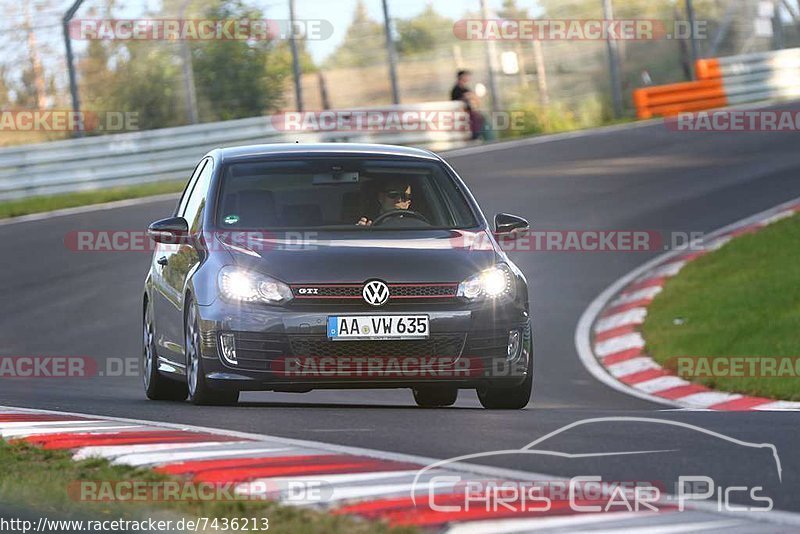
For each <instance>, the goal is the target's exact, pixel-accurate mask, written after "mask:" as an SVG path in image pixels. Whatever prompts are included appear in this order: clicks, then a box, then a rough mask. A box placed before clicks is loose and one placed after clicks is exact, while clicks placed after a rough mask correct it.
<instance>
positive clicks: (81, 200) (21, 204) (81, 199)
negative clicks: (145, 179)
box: [0, 181, 185, 219]
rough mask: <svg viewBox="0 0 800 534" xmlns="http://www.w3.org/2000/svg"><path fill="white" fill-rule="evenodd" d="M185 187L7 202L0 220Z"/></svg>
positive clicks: (2, 204) (153, 186) (162, 185)
mask: <svg viewBox="0 0 800 534" xmlns="http://www.w3.org/2000/svg"><path fill="white" fill-rule="evenodd" d="M184 185H185V183H184V182H182V181H169V182H157V183H152V184H143V185H133V186H128V187H115V188H111V189H98V190H96V191H81V192H79V193H65V194H63V195H52V196H42V197H31V198H23V199H19V200H9V201H5V202H0V219H7V218H9V217H19V216H20V215H29V214H31V213H41V212H45V211H53V210H58V209H63V208H74V207H77V206H87V205H90V204H100V203H103V202H112V201H114V200H126V199H129V198H140V197H149V196H152V195H161V194H164V193H178V192H180V191H182V190H183V187H184Z"/></svg>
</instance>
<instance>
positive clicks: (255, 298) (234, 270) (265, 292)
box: [219, 265, 292, 304]
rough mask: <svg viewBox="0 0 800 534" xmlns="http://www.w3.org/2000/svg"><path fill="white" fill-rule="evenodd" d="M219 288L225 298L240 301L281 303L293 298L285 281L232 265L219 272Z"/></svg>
mask: <svg viewBox="0 0 800 534" xmlns="http://www.w3.org/2000/svg"><path fill="white" fill-rule="evenodd" d="M219 290H220V291H221V292H222V296H224V297H225V298H227V299H229V300H235V301H239V302H262V303H264V304H281V303H284V302H286V301H289V300H291V298H292V290H291V289H289V286H287V285H286V284H284V283H283V282H280V281H278V280H275V279H274V278H271V277H269V276H267V275H264V274H260V273H257V272H254V271H245V270H243V269H239V268H238V267H233V266H231V265H229V266H227V267H223V268H222V270H220V272H219Z"/></svg>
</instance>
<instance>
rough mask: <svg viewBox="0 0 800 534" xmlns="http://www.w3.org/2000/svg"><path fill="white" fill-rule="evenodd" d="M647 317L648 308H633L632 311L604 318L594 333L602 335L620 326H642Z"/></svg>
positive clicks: (598, 323) (596, 326)
mask: <svg viewBox="0 0 800 534" xmlns="http://www.w3.org/2000/svg"><path fill="white" fill-rule="evenodd" d="M645 317H647V308H633V309H632V310H627V311H624V312H620V313H615V314H614V315H609V316H608V317H603V318H602V319H600V320H599V321H597V324H596V325H595V327H594V331H595V333H597V334H602V333H603V332H605V331H607V330H613V329H614V328H619V327H620V326H629V325H640V324H642V323H643V322H644V318H645Z"/></svg>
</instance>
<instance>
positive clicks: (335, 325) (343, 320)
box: [328, 315, 430, 341]
mask: <svg viewBox="0 0 800 534" xmlns="http://www.w3.org/2000/svg"><path fill="white" fill-rule="evenodd" d="M429 332H430V329H429V327H428V316H427V315H337V316H331V317H328V339H331V340H333V341H345V340H349V341H353V340H359V339H360V340H364V339H374V340H381V339H427V338H428V335H429Z"/></svg>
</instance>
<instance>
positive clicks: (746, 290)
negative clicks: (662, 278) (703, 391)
mask: <svg viewBox="0 0 800 534" xmlns="http://www.w3.org/2000/svg"><path fill="white" fill-rule="evenodd" d="M798 243H800V217H798V216H794V217H791V218H789V219H785V220H783V221H779V222H777V223H774V224H772V225H770V226H768V227H766V228H764V229H763V230H761V231H759V232H757V233H755V234H747V235H743V236H740V237H738V238H736V239H734V240H733V241H731V242H730V243H728V244H727V245H725V246H724V247H722V248H721V249H720V250H718V251H716V252H713V253H711V254H708V255H705V256H702V257H700V258H698V259H697V260H695V261H693V262H691V263H689V264H688V265H687V266H686V267H685V268H684V269H683V270H682V271H681V272H680V274H679V275H678V276H676V277H674V278H672V279H670V280H669V281H668V282H667V284H666V286H665V287H664V291H662V292H661V293H660V294H659V295H658V296H657V297H656V299H655V300H654V301H653V303H652V305H651V306H650V307H649V308H648V313H647V320H646V321H645V324H644V327H643V334H644V337H645V340H646V343H647V347H646V350H647V351H648V354H650V356H652V357H653V358H654V359H655V360H656V361H658V362H659V363H660V364H662V365H663V366H665V367H667V368H670V369H672V370H674V371H676V372H678V373H679V374H681V375H682V376H683V377H684V378H686V379H687V380H692V381H694V382H697V383H701V384H704V385H706V386H708V387H711V388H715V389H719V390H723V391H730V392H737V393H743V394H749V395H760V396H765V397H770V398H774V399H783V400H794V401H796V400H800V377H798V376H790V375H791V373H792V372H795V373H796V372H797V370H798V369H797V367H798V365H795V366H794V367H793V368H794V371H788V372H786V371H787V370H786V369H785V368H781V367H778V369H784V371H785V372H784V373H782V374H783V375H784V376H742V375H750V374H751V373H750V372H749V371H748V370H747V369H749V364H747V365H746V366H745V368H744V369H745V370H744V371H742V372H737V371H736V370H735V369H736V368H735V367H730V368H729V369H730V370H731V371H733V372H732V373H729V374H736V375H737V376H719V375H724V374H725V373H726V372H725V371H723V372H712V374H716V375H717V376H714V377H708V376H704V377H698V376H697V375H698V374H704V375H707V374H708V373H699V371H700V366H699V365H698V366H695V367H693V368H692V369H693V370H692V371H690V372H689V373H688V374H687V372H685V369H684V372H683V373H681V372H680V369H679V366H678V365H677V364H676V361H675V358H676V357H682V356H688V357H707V358H709V359H710V362H711V363H712V365H713V360H715V359H717V358H727V359H729V360H731V358H733V357H758V358H759V361H758V362H757V363H756V364H755V365H756V366H757V368H761V366H762V365H763V363H762V362H764V361H766V360H769V359H771V360H775V359H776V358H781V357H797V356H800V328H798V327H797V324H798V323H797V318H798V317H800V284H798V280H800V247H798ZM731 361H733V360H731ZM740 361H741V360H740ZM729 363H730V362H724V364H723V365H721V366H720V369H723V370H724V369H728V364H729ZM766 369H767V370H768V368H766ZM757 374H762V375H763V374H765V373H763V372H760V373H757ZM766 374H773V373H769V372H767V373H766ZM779 374H780V373H779Z"/></svg>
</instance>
